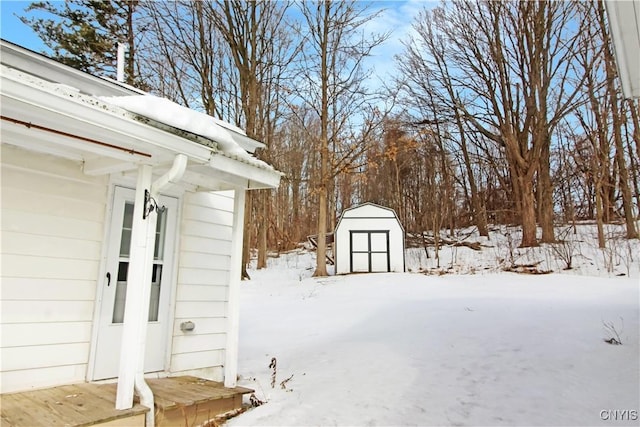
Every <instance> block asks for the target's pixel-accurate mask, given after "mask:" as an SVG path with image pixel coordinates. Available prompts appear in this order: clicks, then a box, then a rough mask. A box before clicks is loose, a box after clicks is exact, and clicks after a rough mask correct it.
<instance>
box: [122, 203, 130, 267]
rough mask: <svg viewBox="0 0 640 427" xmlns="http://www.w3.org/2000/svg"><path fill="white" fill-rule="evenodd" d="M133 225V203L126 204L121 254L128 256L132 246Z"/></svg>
mask: <svg viewBox="0 0 640 427" xmlns="http://www.w3.org/2000/svg"><path fill="white" fill-rule="evenodd" d="M132 225H133V203H131V202H126V203H125V204H124V218H123V220H122V235H121V238H120V256H121V257H128V256H129V250H130V248H131V227H132Z"/></svg>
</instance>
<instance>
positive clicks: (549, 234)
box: [538, 137, 556, 243]
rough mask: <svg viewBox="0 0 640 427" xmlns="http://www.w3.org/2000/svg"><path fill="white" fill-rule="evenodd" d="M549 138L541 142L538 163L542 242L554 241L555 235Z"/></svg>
mask: <svg viewBox="0 0 640 427" xmlns="http://www.w3.org/2000/svg"><path fill="white" fill-rule="evenodd" d="M550 163H551V162H550V147H549V138H548V137H546V141H545V142H544V143H542V150H541V152H540V164H539V165H538V191H539V192H540V199H539V200H540V206H539V207H540V227H541V228H542V242H543V243H555V241H556V236H555V230H554V228H553V186H552V184H551V171H550V169H551V164H550Z"/></svg>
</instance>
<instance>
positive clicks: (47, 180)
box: [0, 144, 108, 393]
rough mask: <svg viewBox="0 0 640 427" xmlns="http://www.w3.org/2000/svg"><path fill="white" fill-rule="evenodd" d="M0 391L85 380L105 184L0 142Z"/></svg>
mask: <svg viewBox="0 0 640 427" xmlns="http://www.w3.org/2000/svg"><path fill="white" fill-rule="evenodd" d="M1 153H2V158H1V165H0V166H1V169H2V172H1V173H2V205H1V212H2V220H1V226H0V229H1V233H2V246H1V256H2V270H1V277H2V285H1V287H0V290H1V294H0V300H1V311H2V314H1V316H0V322H1V327H2V339H1V343H0V357H1V359H0V361H1V364H0V371H1V372H0V375H1V377H0V383H1V384H2V386H1V391H2V392H3V393H4V392H11V391H20V390H26V389H30V388H39V387H48V386H54V385H60V384H64V383H72V382H78V381H84V379H85V376H86V369H87V363H88V359H89V348H90V341H91V323H92V320H93V313H94V303H95V293H96V280H97V277H98V269H99V264H100V254H101V249H102V243H101V242H102V238H103V234H104V216H105V203H106V200H107V191H108V183H107V179H106V178H104V177H98V178H96V177H90V176H86V175H84V174H83V173H82V170H81V168H82V165H81V164H80V163H79V162H74V161H70V160H64V159H60V158H55V157H52V156H48V155H41V154H36V153H32V152H27V151H24V150H21V149H19V148H16V147H13V146H11V145H7V144H2V152H1Z"/></svg>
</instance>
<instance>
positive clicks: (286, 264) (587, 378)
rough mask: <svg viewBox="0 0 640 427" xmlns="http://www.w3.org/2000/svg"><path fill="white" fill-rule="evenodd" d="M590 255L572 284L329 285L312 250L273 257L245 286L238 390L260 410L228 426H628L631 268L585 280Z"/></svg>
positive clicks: (431, 280) (634, 396)
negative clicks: (250, 395) (247, 390)
mask: <svg viewBox="0 0 640 427" xmlns="http://www.w3.org/2000/svg"><path fill="white" fill-rule="evenodd" d="M494 241H495V240H494ZM636 243H637V242H636ZM634 244H635V243H634ZM632 249H633V250H635V249H637V248H635V247H634V248H632ZM457 250H460V251H462V252H464V251H465V250H466V248H458V249H457ZM582 252H586V251H582ZM443 253H444V251H443ZM464 253H465V254H466V252H464ZM635 253H637V252H635ZM414 256H415V260H414V261H411V260H410V258H411V256H408V257H407V263H408V267H410V268H412V269H417V268H419V267H418V266H417V265H416V264H417V263H419V262H423V263H424V262H425V261H424V260H423V261H416V260H417V259H418V256H417V255H416V254H414ZM483 256H484V257H486V258H487V259H489V258H495V257H496V254H495V253H494V252H492V250H490V249H483V251H481V252H480V253H476V254H475V255H474V254H473V253H471V251H470V250H469V254H468V258H469V259H471V258H475V259H476V260H478V259H480V258H482V257H483ZM593 257H595V255H588V256H584V257H583V258H584V259H583V260H582V261H581V262H580V265H582V268H577V269H576V270H575V271H574V272H572V273H569V274H567V273H553V274H548V275H524V274H515V273H499V272H496V271H495V269H493V270H489V271H488V272H486V273H483V274H458V275H426V274H420V273H404V274H393V273H390V274H360V275H349V276H334V277H327V278H311V277H310V275H311V273H312V265H313V262H314V260H313V257H312V254H309V253H304V252H303V253H300V254H289V255H287V256H282V257H280V258H278V259H272V260H270V261H271V262H270V268H269V269H267V270H261V271H251V274H252V277H253V280H251V281H248V282H243V283H242V290H241V294H242V300H241V329H240V360H239V372H240V374H241V380H240V385H244V386H247V387H251V388H253V389H255V390H256V393H255V396H256V397H257V398H258V399H260V400H262V401H265V402H266V403H265V404H263V405H261V406H259V407H256V408H254V409H251V410H249V411H247V412H246V413H244V414H242V415H240V416H239V417H237V418H235V419H233V420H231V421H229V425H232V426H242V425H278V426H280V425H297V426H299V425H301V426H312V425H314V426H315V425H357V426H359V425H446V426H448V425H460V426H461V425H467V426H476V425H548V426H551V425H575V426H578V425H616V426H618V425H638V424H639V421H638V415H639V414H638V411H639V410H640V407H639V406H640V403H639V402H640V391H639V390H640V379H639V378H640V367H639V363H640V362H639V360H640V358H639V346H638V341H639V340H638V338H639V328H638V324H639V307H640V295H639V283H638V274H637V261H636V260H633V261H632V262H631V265H630V267H624V266H623V268H624V269H627V268H628V269H629V271H630V272H631V273H630V274H631V277H629V274H626V275H625V276H624V277H615V275H616V274H619V273H616V272H615V271H609V272H605V273H603V274H600V275H599V276H593V275H591V276H590V275H587V274H589V273H593V272H594V271H596V270H597V269H595V267H593V266H594V265H599V263H594V262H593V260H594V258H593ZM461 258H465V257H464V256H462V257H461ZM585 260H587V261H585ZM441 261H443V262H451V259H449V260H448V261H446V260H441ZM428 262H433V260H430V261H428ZM412 263H413V265H410V264H412ZM589 265H590V266H591V267H588V266H589ZM422 267H425V266H424V265H423V266H422ZM459 270H464V269H459ZM479 270H480V271H484V270H483V269H482V268H479ZM576 272H578V273H579V274H575V273H576ZM580 272H582V273H580ZM616 334H618V335H619V336H617V335H616ZM609 338H616V339H620V340H621V341H622V345H612V344H608V343H606V342H605V341H604V340H605V339H609ZM272 358H276V361H277V366H276V380H275V387H274V388H272V387H271V381H272V377H271V375H272V372H273V370H272V369H270V368H269V367H268V366H269V364H270V362H271V360H272ZM287 380H288V381H287ZM283 381H284V388H283V387H282V386H281V383H282V382H283Z"/></svg>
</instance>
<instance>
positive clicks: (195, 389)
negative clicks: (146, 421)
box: [147, 376, 253, 427]
mask: <svg viewBox="0 0 640 427" xmlns="http://www.w3.org/2000/svg"><path fill="white" fill-rule="evenodd" d="M147 383H148V384H149V387H150V388H151V390H152V391H153V395H154V401H155V407H156V408H155V409H156V411H155V416H156V426H157V427H174V426H176V427H178V426H180V427H183V426H192V425H193V426H197V425H203V424H206V422H207V421H208V420H212V419H215V417H216V415H220V414H224V413H230V412H234V411H240V410H241V409H242V396H243V395H245V394H248V393H253V390H251V389H249V388H245V387H235V388H225V387H224V385H223V384H221V383H218V382H215V381H209V380H205V379H202V378H196V377H188V376H183V377H173V378H161V379H149V380H147Z"/></svg>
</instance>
